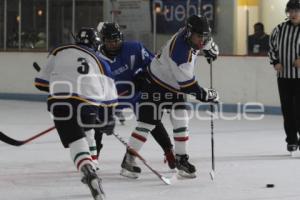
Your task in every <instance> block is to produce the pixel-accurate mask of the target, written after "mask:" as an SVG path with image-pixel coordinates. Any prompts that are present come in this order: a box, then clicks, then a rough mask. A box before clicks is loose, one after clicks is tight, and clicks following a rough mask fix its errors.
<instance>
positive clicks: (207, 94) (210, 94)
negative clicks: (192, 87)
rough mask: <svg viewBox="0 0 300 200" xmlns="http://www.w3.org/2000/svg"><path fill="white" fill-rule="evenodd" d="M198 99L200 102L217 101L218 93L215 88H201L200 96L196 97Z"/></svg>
mask: <svg viewBox="0 0 300 200" xmlns="http://www.w3.org/2000/svg"><path fill="white" fill-rule="evenodd" d="M197 99H198V100H200V101H202V102H212V103H218V100H219V94H218V92H217V91H216V90H215V89H205V88H203V94H202V95H201V97H200V98H197Z"/></svg>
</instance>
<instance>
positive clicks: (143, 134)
mask: <svg viewBox="0 0 300 200" xmlns="http://www.w3.org/2000/svg"><path fill="white" fill-rule="evenodd" d="M154 127H155V126H154V125H151V124H146V123H143V122H138V125H137V127H136V128H135V130H134V131H133V132H132V134H131V137H130V138H129V142H128V145H129V146H130V147H131V148H133V149H134V150H136V151H139V150H140V149H141V148H142V146H143V144H144V143H145V142H146V141H147V137H148V135H149V133H150V131H151V130H152V129H154Z"/></svg>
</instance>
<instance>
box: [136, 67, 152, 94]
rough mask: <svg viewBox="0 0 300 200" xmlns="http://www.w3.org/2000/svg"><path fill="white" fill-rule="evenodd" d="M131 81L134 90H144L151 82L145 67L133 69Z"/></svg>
mask: <svg viewBox="0 0 300 200" xmlns="http://www.w3.org/2000/svg"><path fill="white" fill-rule="evenodd" d="M132 82H133V84H134V86H135V90H136V91H142V90H144V89H145V88H146V87H147V85H149V84H150V83H151V81H150V80H149V76H148V73H147V71H146V69H142V68H139V69H138V70H137V71H135V73H134V77H133V80H132Z"/></svg>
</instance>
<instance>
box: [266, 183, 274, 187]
mask: <svg viewBox="0 0 300 200" xmlns="http://www.w3.org/2000/svg"><path fill="white" fill-rule="evenodd" d="M266 187H267V188H273V187H275V185H274V184H267V185H266Z"/></svg>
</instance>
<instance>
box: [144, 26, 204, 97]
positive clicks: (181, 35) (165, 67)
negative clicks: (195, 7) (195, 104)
mask: <svg viewBox="0 0 300 200" xmlns="http://www.w3.org/2000/svg"><path fill="white" fill-rule="evenodd" d="M185 34H186V33H185V31H184V30H180V31H179V32H177V33H176V34H175V35H173V37H172V38H171V39H170V40H169V41H168V42H167V44H166V45H165V46H164V47H163V48H162V52H161V53H160V54H158V55H157V56H156V58H154V59H153V60H152V62H151V65H150V69H149V74H150V76H151V78H152V79H153V80H154V81H155V82H156V83H158V84H159V85H161V86H162V87H164V88H166V89H168V90H170V91H173V92H179V91H180V89H181V88H186V87H189V86H191V85H193V84H195V83H196V80H195V75H194V64H195V59H196V55H197V54H198V52H199V51H195V50H193V49H192V48H191V47H190V46H189V45H188V44H187V42H186V40H185Z"/></svg>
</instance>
